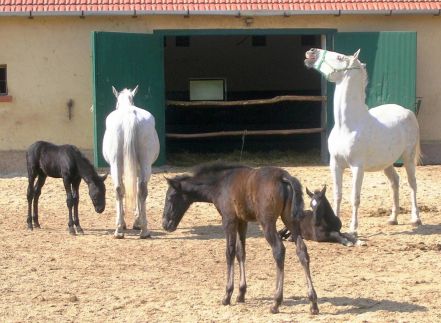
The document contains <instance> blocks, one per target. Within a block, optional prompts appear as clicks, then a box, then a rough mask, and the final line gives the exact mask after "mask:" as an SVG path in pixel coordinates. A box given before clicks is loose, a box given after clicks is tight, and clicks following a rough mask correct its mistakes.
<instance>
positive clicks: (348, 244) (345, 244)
mask: <svg viewBox="0 0 441 323" xmlns="http://www.w3.org/2000/svg"><path fill="white" fill-rule="evenodd" d="M343 245H344V246H345V247H353V246H354V244H353V243H352V242H351V241H345V242H343Z"/></svg>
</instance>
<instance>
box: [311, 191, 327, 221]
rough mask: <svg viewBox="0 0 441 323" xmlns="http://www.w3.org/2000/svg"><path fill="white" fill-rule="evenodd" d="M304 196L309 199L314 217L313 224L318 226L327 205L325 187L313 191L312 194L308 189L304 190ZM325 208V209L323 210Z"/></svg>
mask: <svg viewBox="0 0 441 323" xmlns="http://www.w3.org/2000/svg"><path fill="white" fill-rule="evenodd" d="M306 194H308V196H309V197H310V198H311V204H310V205H311V208H312V213H313V217H314V224H315V225H320V221H321V219H322V216H323V215H324V213H325V212H327V211H328V210H326V206H327V205H329V202H328V200H327V199H326V195H325V194H326V185H325V186H323V188H322V190H321V191H320V190H315V191H314V193H312V192H311V191H310V190H309V189H308V188H306ZM324 207H325V209H324Z"/></svg>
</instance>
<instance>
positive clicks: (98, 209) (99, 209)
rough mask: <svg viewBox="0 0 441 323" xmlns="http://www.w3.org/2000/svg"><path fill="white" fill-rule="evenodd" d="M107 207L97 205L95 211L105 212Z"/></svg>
mask: <svg viewBox="0 0 441 323" xmlns="http://www.w3.org/2000/svg"><path fill="white" fill-rule="evenodd" d="M105 208H106V207H105V206H97V207H95V212H96V213H103V212H104V209H105Z"/></svg>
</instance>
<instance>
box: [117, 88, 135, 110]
mask: <svg viewBox="0 0 441 323" xmlns="http://www.w3.org/2000/svg"><path fill="white" fill-rule="evenodd" d="M112 92H113V95H115V97H116V109H119V108H121V107H127V106H133V98H134V97H135V94H136V93H137V92H138V85H137V86H136V87H135V88H134V89H133V90H130V89H124V90H122V91H121V92H118V91H117V90H116V89H115V87H114V86H112Z"/></svg>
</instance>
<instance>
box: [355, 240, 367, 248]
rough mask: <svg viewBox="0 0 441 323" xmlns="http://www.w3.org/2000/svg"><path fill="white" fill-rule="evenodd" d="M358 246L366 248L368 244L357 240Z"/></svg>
mask: <svg viewBox="0 0 441 323" xmlns="http://www.w3.org/2000/svg"><path fill="white" fill-rule="evenodd" d="M356 245H357V246H358V247H366V246H367V242H366V241H364V240H357V242H356Z"/></svg>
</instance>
